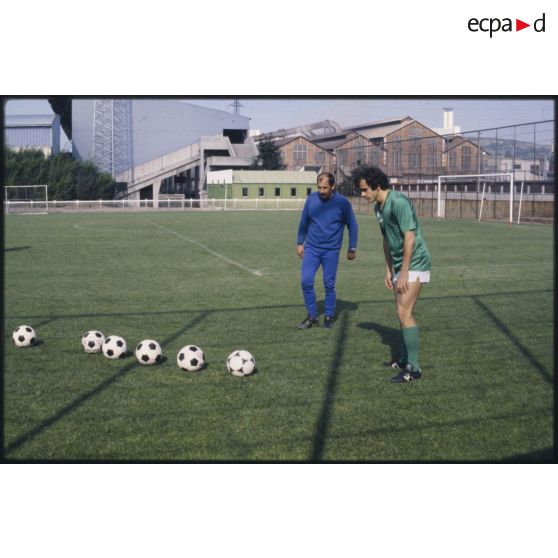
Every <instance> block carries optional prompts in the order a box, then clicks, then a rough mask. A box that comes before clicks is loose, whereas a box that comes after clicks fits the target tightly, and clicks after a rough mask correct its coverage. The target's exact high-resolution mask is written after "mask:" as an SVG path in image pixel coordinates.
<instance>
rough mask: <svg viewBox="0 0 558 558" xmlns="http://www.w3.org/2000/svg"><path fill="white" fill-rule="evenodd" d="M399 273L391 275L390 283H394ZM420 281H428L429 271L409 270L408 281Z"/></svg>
mask: <svg viewBox="0 0 558 558" xmlns="http://www.w3.org/2000/svg"><path fill="white" fill-rule="evenodd" d="M398 277H399V273H396V274H395V275H394V276H393V279H392V283H396V282H397V279H398ZM417 279H418V280H419V281H420V282H421V283H430V271H409V283H415V282H416V280H417Z"/></svg>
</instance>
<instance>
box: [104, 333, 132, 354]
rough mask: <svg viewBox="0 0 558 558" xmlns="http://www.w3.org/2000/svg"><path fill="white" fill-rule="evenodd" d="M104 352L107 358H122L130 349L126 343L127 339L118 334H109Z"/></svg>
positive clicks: (105, 341)
mask: <svg viewBox="0 0 558 558" xmlns="http://www.w3.org/2000/svg"><path fill="white" fill-rule="evenodd" d="M102 347H103V354H104V355H105V356H106V357H107V358H112V359H117V358H121V357H123V356H124V355H125V354H126V351H127V350H128V346H127V345H126V341H125V340H124V339H123V338H122V337H118V335H109V336H108V337H107V338H106V339H105V340H104V341H103V345H102Z"/></svg>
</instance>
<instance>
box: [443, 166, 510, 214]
mask: <svg viewBox="0 0 558 558" xmlns="http://www.w3.org/2000/svg"><path fill="white" fill-rule="evenodd" d="M502 176H509V177H510V217H509V223H510V225H511V224H512V223H513V194H514V191H513V188H514V185H513V172H497V173H491V174H441V175H440V176H438V210H437V217H439V218H443V217H444V215H442V203H441V202H442V179H443V178H498V177H502ZM485 191H486V180H485V181H484V182H483V185H482V197H481V205H480V210H479V221H480V220H481V218H482V207H483V205H484V194H485ZM444 213H445V207H444Z"/></svg>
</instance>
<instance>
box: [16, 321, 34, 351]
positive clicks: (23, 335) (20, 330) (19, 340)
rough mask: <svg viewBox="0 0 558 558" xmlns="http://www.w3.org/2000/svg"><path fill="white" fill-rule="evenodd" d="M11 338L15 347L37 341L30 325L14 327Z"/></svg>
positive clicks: (26, 345)
mask: <svg viewBox="0 0 558 558" xmlns="http://www.w3.org/2000/svg"><path fill="white" fill-rule="evenodd" d="M12 339H13V340H14V343H15V344H16V346H17V347H30V346H31V345H34V344H35V342H36V341H37V335H36V333H35V330H34V329H33V328H32V327H31V326H28V325H20V326H19V327H16V328H15V329H14V332H13V333H12Z"/></svg>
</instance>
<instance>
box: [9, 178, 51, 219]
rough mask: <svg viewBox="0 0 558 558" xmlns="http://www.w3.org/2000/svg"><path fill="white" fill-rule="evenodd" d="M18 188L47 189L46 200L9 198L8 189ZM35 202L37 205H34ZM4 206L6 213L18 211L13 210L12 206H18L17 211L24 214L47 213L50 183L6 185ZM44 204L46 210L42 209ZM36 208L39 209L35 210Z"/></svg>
mask: <svg viewBox="0 0 558 558" xmlns="http://www.w3.org/2000/svg"><path fill="white" fill-rule="evenodd" d="M17 188H26V189H31V188H35V189H39V188H44V190H45V199H44V200H35V201H33V200H9V199H8V191H9V190H12V189H17ZM34 204H35V205H34ZM4 206H5V210H6V213H16V211H14V212H11V211H10V207H12V208H16V209H17V213H21V214H22V215H46V214H47V213H48V185H46V184H29V185H25V186H12V185H9V186H7V185H5V186H4ZM42 206H44V211H42V209H43V207H42ZM34 209H38V211H33V210H34Z"/></svg>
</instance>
